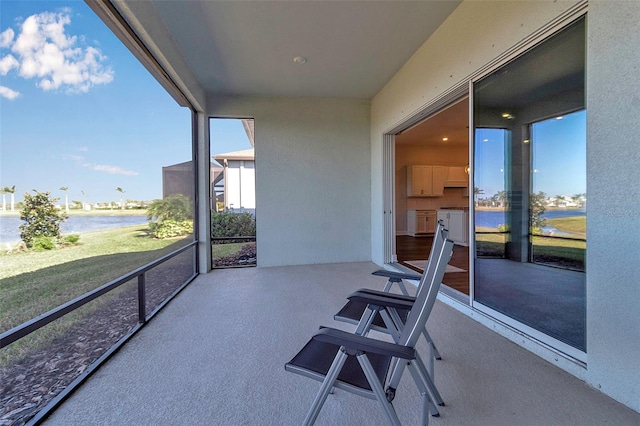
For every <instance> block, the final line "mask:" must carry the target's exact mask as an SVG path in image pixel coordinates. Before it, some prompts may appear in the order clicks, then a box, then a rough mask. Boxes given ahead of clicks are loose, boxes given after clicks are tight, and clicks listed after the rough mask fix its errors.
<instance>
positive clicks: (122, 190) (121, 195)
mask: <svg viewBox="0 0 640 426" xmlns="http://www.w3.org/2000/svg"><path fill="white" fill-rule="evenodd" d="M116 191H118V192H119V193H120V208H121V209H122V210H124V201H123V199H122V198H123V196H124V193H125V190H124V189H122V188H120V187H117V188H116Z"/></svg>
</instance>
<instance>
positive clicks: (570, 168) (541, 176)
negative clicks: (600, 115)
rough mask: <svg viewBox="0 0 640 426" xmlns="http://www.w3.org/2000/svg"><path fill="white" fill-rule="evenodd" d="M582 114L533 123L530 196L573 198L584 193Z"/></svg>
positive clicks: (583, 124)
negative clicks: (534, 194)
mask: <svg viewBox="0 0 640 426" xmlns="http://www.w3.org/2000/svg"><path fill="white" fill-rule="evenodd" d="M586 115H587V114H586V111H584V110H582V111H578V112H575V113H573V114H569V115H565V116H563V117H562V119H557V118H551V119H549V120H544V121H540V122H538V123H534V124H533V126H532V128H533V130H532V138H531V143H532V148H533V153H532V159H533V164H532V169H533V170H532V171H533V192H539V191H542V192H545V193H546V194H547V196H549V197H554V196H556V195H563V196H573V195H576V194H580V193H586V192H587V147H586V140H587V135H586V130H587V129H586Z"/></svg>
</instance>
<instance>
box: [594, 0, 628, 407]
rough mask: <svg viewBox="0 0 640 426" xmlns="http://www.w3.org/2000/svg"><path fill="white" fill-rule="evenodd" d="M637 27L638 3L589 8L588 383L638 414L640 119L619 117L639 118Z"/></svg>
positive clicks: (596, 3) (599, 4) (598, 3)
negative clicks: (639, 138) (639, 144)
mask: <svg viewBox="0 0 640 426" xmlns="http://www.w3.org/2000/svg"><path fill="white" fill-rule="evenodd" d="M612 3H615V4H612ZM638 22H640V3H638V2H624V1H622V2H610V1H592V2H590V3H589V14H588V16H587V28H588V30H587V34H588V38H587V40H588V42H587V88H586V89H587V171H588V173H587V197H588V206H587V209H588V219H587V240H588V248H587V352H588V353H587V356H588V361H587V368H588V370H589V378H588V380H589V382H590V383H591V384H592V385H593V386H595V387H596V388H599V389H602V390H603V391H604V392H605V393H608V394H609V395H611V396H613V397H614V398H616V399H618V400H620V401H622V402H624V403H625V404H627V405H629V406H630V407H631V408H633V409H635V410H636V411H640V368H639V359H640V358H639V354H640V314H639V312H640V310H639V306H640V285H639V283H640V279H639V278H638V264H639V263H640V242H639V241H638V237H639V236H640V185H639V184H640V168H639V167H638V165H639V164H640V151H639V150H638V135H640V120H637V119H632V120H628V119H625V117H640V81H639V80H638V70H640V55H639V54H638V46H640V32H639V31H638ZM612 64H615V66H612Z"/></svg>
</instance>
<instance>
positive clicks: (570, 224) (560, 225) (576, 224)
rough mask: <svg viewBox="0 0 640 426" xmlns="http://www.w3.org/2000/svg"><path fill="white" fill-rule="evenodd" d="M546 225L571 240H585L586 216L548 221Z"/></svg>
mask: <svg viewBox="0 0 640 426" xmlns="http://www.w3.org/2000/svg"><path fill="white" fill-rule="evenodd" d="M547 225H548V226H551V227H553V228H556V229H557V230H558V231H561V232H565V233H567V234H569V236H570V237H573V238H586V236H587V217H586V216H571V217H563V218H559V219H548V220H547Z"/></svg>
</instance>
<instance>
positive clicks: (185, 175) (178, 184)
mask: <svg viewBox="0 0 640 426" xmlns="http://www.w3.org/2000/svg"><path fill="white" fill-rule="evenodd" d="M209 173H210V174H209V180H210V181H209V188H210V197H211V203H212V205H213V203H215V189H214V188H215V187H216V185H217V184H218V183H219V182H220V181H221V180H222V177H223V170H222V167H220V166H218V165H217V164H213V163H211V166H210V172H209ZM194 182H195V177H194V171H193V161H186V162H184V163H178V164H173V165H171V166H166V167H163V168H162V198H166V197H168V196H169V195H173V194H182V195H186V196H187V197H189V198H191V199H193V189H194Z"/></svg>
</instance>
